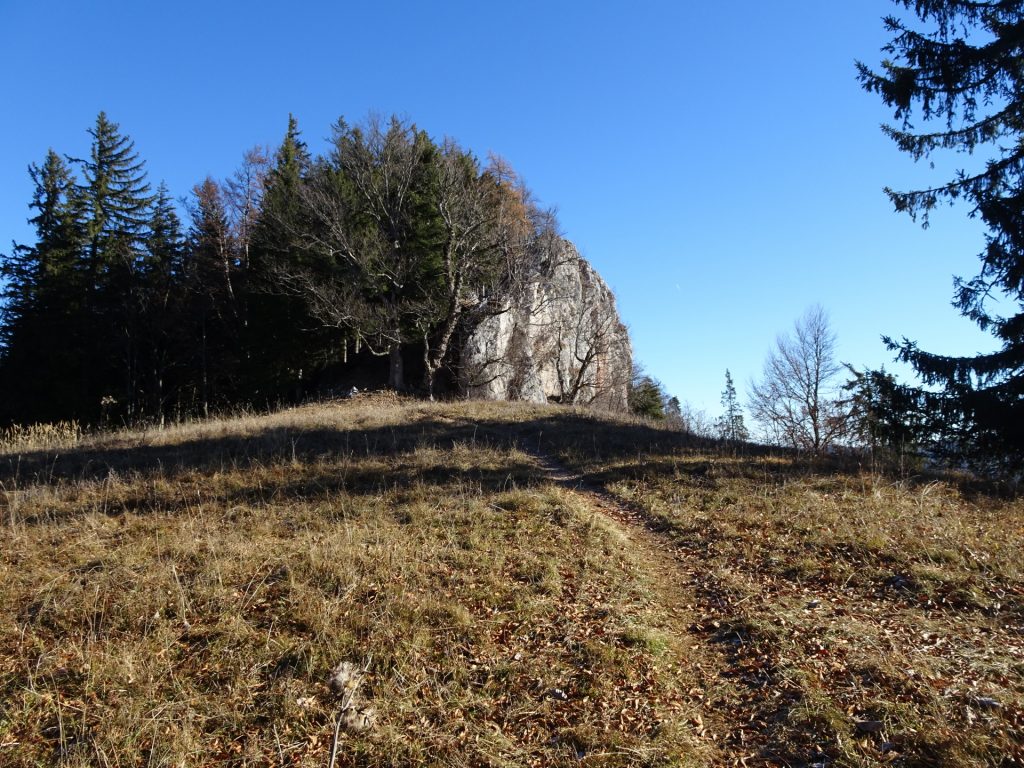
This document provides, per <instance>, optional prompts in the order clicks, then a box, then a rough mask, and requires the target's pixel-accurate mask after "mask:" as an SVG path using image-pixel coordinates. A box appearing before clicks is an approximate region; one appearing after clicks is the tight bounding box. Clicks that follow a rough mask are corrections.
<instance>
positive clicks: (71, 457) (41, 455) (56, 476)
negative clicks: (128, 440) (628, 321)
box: [0, 411, 862, 511]
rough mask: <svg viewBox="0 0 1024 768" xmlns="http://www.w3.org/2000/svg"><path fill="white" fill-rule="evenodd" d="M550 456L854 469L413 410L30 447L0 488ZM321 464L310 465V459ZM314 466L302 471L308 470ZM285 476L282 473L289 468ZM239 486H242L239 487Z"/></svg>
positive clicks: (382, 482) (310, 490)
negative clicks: (349, 422) (500, 455)
mask: <svg viewBox="0 0 1024 768" xmlns="http://www.w3.org/2000/svg"><path fill="white" fill-rule="evenodd" d="M458 445H463V446H470V447H472V446H480V447H483V448H496V449H499V450H507V449H511V448H520V449H522V450H524V451H526V452H527V453H532V454H544V453H549V454H554V455H557V456H559V458H560V459H561V460H562V461H563V462H564V463H565V464H566V465H568V466H570V467H572V468H573V469H574V470H576V471H579V472H580V473H581V474H582V475H583V476H584V477H585V478H586V479H587V481H588V482H589V483H591V484H598V485H602V486H605V487H607V486H608V485H610V484H613V483H615V482H618V481H622V480H637V479H643V478H644V477H645V476H657V477H665V476H674V477H676V478H678V479H679V481H680V482H682V483H687V484H693V485H698V486H704V487H709V486H710V487H714V484H715V483H716V481H717V478H720V477H737V476H743V477H748V478H750V479H760V480H763V481H765V482H769V483H772V482H784V481H785V480H786V479H787V478H788V477H792V476H797V475H799V476H809V475H821V476H823V477H825V476H831V475H836V474H857V473H859V472H861V471H862V468H861V467H860V466H859V465H858V464H857V463H856V462H851V461H849V460H841V459H827V460H821V461H816V462H810V461H807V460H806V459H801V458H800V457H799V456H798V455H797V454H795V453H793V452H788V451H785V450H781V449H778V448H768V447H765V446H757V445H751V444H746V445H743V446H735V445H727V444H724V443H722V442H720V441H716V440H708V439H702V438H697V437H694V436H692V435H689V434H686V433H682V432H678V431H674V430H671V429H664V428H659V427H657V426H653V425H648V424H643V423H636V422H634V423H623V422H617V421H614V420H610V419H607V418H604V417H602V416H601V415H599V414H586V413H580V412H578V411H566V412H561V413H559V412H553V413H552V414H551V415H549V416H544V417H540V418H533V419H527V420H523V421H503V420H501V419H484V420H473V419H470V418H456V419H452V418H445V417H438V418H430V417H428V418H422V419H418V420H413V421H409V422H406V423H401V424H395V425H384V426H379V427H360V428H354V429H345V428H344V427H343V426H338V427H323V426H316V427H308V428H304V427H302V426H295V427H281V426H273V427H267V428H266V429H263V430H261V431H258V432H255V433H252V434H245V435H231V434H227V435H224V434H218V435H211V436H199V437H193V438H190V439H185V440H182V441H181V442H177V443H173V444H166V445H153V444H147V443H144V442H143V441H142V439H140V440H139V444H138V445H130V444H129V445H125V444H120V445H114V446H111V445H102V444H101V445H91V446H90V445H83V446H79V447H74V448H71V449H68V450H60V451H53V450H37V451H30V452H25V453H21V454H9V455H7V456H2V457H0V483H2V484H3V488H4V489H5V490H7V491H10V490H11V489H17V488H26V487H28V486H31V485H33V484H51V483H61V482H76V481H90V480H91V481H97V480H104V479H107V478H110V477H118V478H121V479H125V480H138V479H147V478H163V479H168V480H173V479H175V478H176V477H180V476H181V475H184V474H189V473H210V472H228V471H231V472H235V471H246V470H254V469H261V468H266V467H274V466H281V465H284V464H288V463H291V464H295V465H296V466H298V467H299V469H298V470H297V471H295V472H286V473H282V476H283V477H284V478H285V479H282V480H281V481H280V483H279V484H278V485H277V486H276V487H275V486H274V485H273V484H271V485H270V486H268V485H267V484H266V482H265V481H263V485H262V487H260V488H257V489H255V490H254V489H249V488H247V489H245V490H244V491H241V492H239V496H238V498H236V499H226V500H228V501H235V502H237V503H242V502H252V501H260V500H262V501H266V500H267V499H273V498H279V499H280V498H309V497H313V496H316V495H321V494H324V493H330V492H333V491H342V490H343V491H347V492H355V493H369V492H380V491H381V490H386V489H389V488H402V487H409V486H411V485H415V484H426V485H434V486H442V485H446V484H449V483H451V482H454V481H457V480H459V479H460V478H466V479H472V480H473V481H474V482H475V483H478V484H479V485H480V486H482V487H483V488H485V489H487V490H494V489H498V488H502V487H508V486H509V485H510V484H514V485H519V486H522V485H527V484H535V483H537V482H539V481H540V480H541V479H542V474H543V473H542V471H541V470H540V469H539V468H538V467H537V466H535V465H534V464H532V463H531V462H529V461H514V462H511V463H508V462H506V463H507V466H501V467H499V468H490V469H486V470H485V469H482V468H478V469H475V470H470V471H468V472H461V471H460V470H458V469H456V468H454V467H452V466H448V465H444V464H440V465H438V466H435V467H432V468H429V469H424V468H422V467H421V468H418V469H414V468H412V467H411V466H404V465H401V464H399V463H396V462H394V461H393V460H392V461H389V465H388V468H387V469H386V470H384V471H383V472H380V471H370V470H367V471H360V470H358V469H353V468H351V467H347V468H346V471H345V472H344V473H342V474H341V475H339V474H338V472H337V471H332V470H330V464H331V463H332V462H339V461H341V460H356V461H357V460H359V459H363V458H366V459H374V458H386V457H391V458H392V459H393V458H394V457H401V456H403V455H409V454H412V453H413V452H415V451H416V450H418V449H422V448H431V447H432V448H437V449H439V450H450V449H452V448H453V447H455V446H458ZM321 465H322V466H324V467H325V469H326V470H327V471H326V472H324V473H322V474H317V472H316V471H315V470H317V469H318V468H319V466H321ZM311 468H312V469H313V470H314V471H312V472H310V469H311ZM289 475H290V477H289ZM247 494H248V495H247ZM152 503H153V502H152V498H149V499H147V497H146V495H145V493H140V495H139V497H138V500H137V501H135V502H132V501H126V500H122V501H121V502H120V503H119V504H120V507H121V508H122V510H123V511H128V510H133V511H135V510H143V509H145V508H146V507H147V505H149V506H151V505H152Z"/></svg>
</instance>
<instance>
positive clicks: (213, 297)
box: [185, 178, 241, 415]
mask: <svg viewBox="0 0 1024 768" xmlns="http://www.w3.org/2000/svg"><path fill="white" fill-rule="evenodd" d="M192 194H193V205H192V226H191V228H190V230H189V238H188V254H187V259H186V268H185V294H186V307H187V319H186V322H185V327H186V329H187V331H188V335H189V336H190V337H191V342H192V343H191V349H192V357H191V364H190V370H191V371H192V372H193V384H194V393H195V400H196V404H197V405H198V406H199V408H200V409H201V411H202V412H203V414H204V415H205V414H209V411H210V405H211V404H212V403H217V402H227V401H228V400H229V398H230V393H231V391H232V389H233V382H234V381H235V379H236V374H237V370H236V366H237V363H238V358H237V350H238V345H239V336H240V333H241V320H240V317H241V314H240V309H239V301H238V297H237V292H236V289H235V284H236V282H237V279H238V277H239V275H238V272H239V269H240V265H239V262H238V259H237V254H236V247H235V242H234V238H233V236H232V232H231V227H230V225H229V223H228V217H227V212H226V210H225V204H224V196H223V191H222V190H221V188H220V185H219V184H217V183H216V182H215V181H214V180H213V179H211V178H207V179H206V180H205V181H203V182H202V183H201V184H197V185H196V186H195V188H194V189H193V191H192Z"/></svg>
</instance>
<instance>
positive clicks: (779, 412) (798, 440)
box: [750, 305, 847, 454]
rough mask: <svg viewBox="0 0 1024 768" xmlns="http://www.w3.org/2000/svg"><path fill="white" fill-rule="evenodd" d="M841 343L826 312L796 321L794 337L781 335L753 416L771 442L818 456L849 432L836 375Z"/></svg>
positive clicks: (756, 390) (815, 310) (755, 389)
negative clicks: (837, 355) (836, 349)
mask: <svg viewBox="0 0 1024 768" xmlns="http://www.w3.org/2000/svg"><path fill="white" fill-rule="evenodd" d="M835 348H836V337H835V334H834V333H833V332H832V329H831V327H830V326H829V321H828V315H827V313H826V312H825V310H824V309H822V307H821V306H818V305H815V306H813V307H811V308H810V309H808V310H807V311H806V312H805V313H804V315H803V317H801V318H800V319H799V320H797V321H796V323H795V325H794V328H793V335H792V336H790V335H788V334H783V335H780V336H779V337H778V338H777V339H776V341H775V348H774V349H773V350H772V351H771V352H770V353H769V354H768V357H767V359H766V360H765V363H764V371H763V373H762V377H761V380H760V381H758V382H755V383H752V384H751V387H750V412H751V415H752V416H753V417H754V419H755V420H756V421H758V422H759V423H760V424H761V425H762V426H763V427H764V430H765V432H766V435H767V437H768V438H769V439H771V440H774V441H775V442H778V443H781V444H783V445H789V446H792V447H793V448H797V449H800V450H804V451H810V452H812V453H814V454H820V453H821V452H822V451H824V450H825V449H827V448H828V447H829V446H831V445H833V444H834V443H835V442H836V441H837V440H838V439H840V438H841V437H842V435H843V433H844V431H845V428H846V422H847V419H846V418H845V415H844V413H843V408H842V406H841V404H840V397H839V393H838V391H837V384H836V375H837V374H838V373H839V371H840V370H842V365H841V364H840V363H839V362H838V361H837V360H836V358H835Z"/></svg>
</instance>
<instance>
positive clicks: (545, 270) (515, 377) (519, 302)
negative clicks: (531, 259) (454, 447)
mask: <svg viewBox="0 0 1024 768" xmlns="http://www.w3.org/2000/svg"><path fill="white" fill-rule="evenodd" d="M461 362H462V365H461V369H462V373H461V376H462V387H463V390H464V391H465V392H466V394H467V395H469V396H470V397H476V398H480V399H485V400H527V401H531V402H560V403H572V404H579V405H590V406H594V407H597V408H604V409H608V410H625V409H626V407H627V404H626V398H627V394H628V388H629V380H630V373H631V368H632V350H631V348H630V344H629V334H628V332H627V331H626V327H625V326H624V325H623V324H622V322H621V321H620V320H619V313H618V311H617V310H616V308H615V296H614V295H612V292H611V291H610V290H609V289H608V286H607V285H605V283H604V280H602V279H601V277H600V275H598V274H597V272H595V271H594V268H593V267H591V266H590V264H589V263H588V262H587V261H586V259H584V258H583V257H582V256H580V255H579V253H578V252H577V251H576V248H575V246H573V244H572V243H570V242H569V241H568V240H562V241H561V242H560V243H559V244H558V246H557V247H556V248H555V249H554V256H553V258H550V259H545V260H542V261H539V263H537V264H534V265H532V266H531V269H530V271H529V274H528V275H527V278H526V279H525V280H523V281H522V282H521V284H520V285H519V286H518V287H517V288H515V289H513V291H512V294H511V295H508V296H504V297H500V298H499V299H498V300H497V305H496V306H493V307H492V308H491V314H489V315H486V316H485V317H484V318H483V320H481V321H480V322H479V324H478V325H477V326H476V327H475V328H474V329H473V331H472V332H471V333H470V334H469V336H468V338H467V339H466V342H465V344H464V346H463V349H462V355H461Z"/></svg>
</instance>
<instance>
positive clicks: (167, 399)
mask: <svg viewBox="0 0 1024 768" xmlns="http://www.w3.org/2000/svg"><path fill="white" fill-rule="evenodd" d="M148 230H149V231H148V234H147V236H146V254H147V258H146V262H145V272H144V274H143V276H142V280H143V285H144V292H145V297H146V298H145V304H144V307H145V312H144V318H145V324H144V338H145V349H146V358H145V362H146V372H147V375H148V378H147V380H146V381H145V388H146V391H147V397H146V407H147V411H148V413H149V414H150V415H151V416H152V417H154V418H157V419H159V420H160V421H161V422H162V421H163V419H164V417H165V416H166V415H167V411H168V407H169V405H170V403H171V401H172V400H173V399H174V398H175V397H176V395H177V391H178V388H179V386H180V379H181V377H182V375H183V373H184V370H183V368H184V367H183V365H182V362H183V360H184V358H185V356H186V354H185V349H187V348H188V347H189V346H190V339H188V338H186V337H185V336H184V335H183V331H184V323H185V319H186V316H185V313H184V300H183V299H184V295H183V294H184V291H185V288H186V286H185V284H184V258H185V243H184V239H183V237H182V230H181V220H180V219H179V218H178V213H177V211H176V210H175V207H174V203H173V201H172V200H171V196H170V192H169V191H168V189H167V186H166V185H165V184H163V183H161V184H160V186H159V187H158V188H157V193H156V198H155V201H154V203H153V209H152V212H151V213H150V220H149V225H148ZM175 374H177V377H176V376H175Z"/></svg>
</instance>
